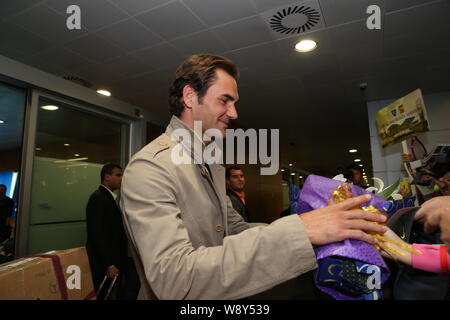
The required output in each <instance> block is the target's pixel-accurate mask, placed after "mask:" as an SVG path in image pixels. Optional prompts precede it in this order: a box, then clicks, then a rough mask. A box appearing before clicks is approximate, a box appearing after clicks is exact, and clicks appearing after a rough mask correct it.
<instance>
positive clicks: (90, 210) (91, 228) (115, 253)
mask: <svg viewBox="0 0 450 320" xmlns="http://www.w3.org/2000/svg"><path fill="white" fill-rule="evenodd" d="M100 178H101V185H100V186H99V187H98V189H97V190H96V191H95V192H94V193H93V194H92V195H91V197H90V198H89V201H88V204H87V207H86V226H87V243H86V250H87V253H88V256H89V262H90V265H91V272H92V278H93V281H94V288H95V291H96V292H97V294H100V293H99V292H98V290H99V286H100V284H101V282H102V281H103V279H104V277H105V276H107V277H108V278H109V280H110V281H111V280H112V279H114V278H115V277H118V278H117V280H116V283H115V286H114V288H115V289H116V290H115V295H116V297H117V299H123V300H135V299H136V298H137V294H138V292H139V279H138V276H137V273H136V270H135V266H134V264H133V260H132V259H131V258H130V257H129V256H128V241H127V237H126V234H125V229H124V227H123V221H122V213H121V211H120V208H119V206H118V204H117V202H116V197H117V195H116V194H115V193H114V192H113V191H115V190H118V189H120V186H121V183H122V168H121V167H120V166H119V165H117V164H106V165H104V166H103V168H102V171H101V173H100ZM109 284H110V282H105V286H107V287H108V286H109ZM107 287H106V288H104V289H102V294H105V293H106V291H107ZM101 297H102V295H100V296H98V297H97V298H100V299H101Z"/></svg>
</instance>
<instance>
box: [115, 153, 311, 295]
mask: <svg viewBox="0 0 450 320" xmlns="http://www.w3.org/2000/svg"><path fill="white" fill-rule="evenodd" d="M121 192H122V194H121V201H122V210H123V213H124V217H125V219H127V226H128V227H129V233H130V235H131V238H132V239H133V242H134V244H135V246H136V249H137V253H138V255H139V258H140V260H141V261H140V262H141V263H142V266H143V269H144V272H145V277H146V279H147V281H148V284H149V285H150V287H151V288H152V291H153V292H154V293H155V294H156V296H157V297H158V298H159V299H240V298H244V297H248V296H250V295H253V294H256V293H259V292H262V291H265V290H267V289H269V288H271V287H273V286H275V285H277V284H279V283H282V282H285V281H287V280H289V279H292V278H294V277H296V276H298V275H300V274H302V273H305V272H308V271H310V270H312V269H314V268H315V267H316V258H315V254H314V250H313V248H312V246H311V243H310V241H309V239H308V237H307V235H306V232H305V229H304V226H303V224H302V222H301V219H299V217H298V216H297V215H294V216H289V217H285V218H282V219H279V220H277V221H275V222H274V223H272V224H270V225H268V226H258V227H254V228H248V229H246V230H244V231H242V232H240V233H239V234H236V235H232V236H227V237H225V238H224V240H223V244H222V245H221V246H215V247H204V246H201V247H198V248H194V247H193V245H192V243H191V241H190V239H189V235H188V232H187V229H186V228H185V226H184V224H183V220H182V218H181V212H180V208H179V207H178V205H177V192H178V191H177V178H176V176H175V175H174V174H171V172H169V169H168V168H167V166H164V165H162V164H160V163H158V162H156V161H148V160H142V159H135V160H134V161H133V162H132V163H131V165H129V166H128V167H127V169H126V170H125V174H124V178H123V180H122V188H121ZM180 192H182V191H180Z"/></svg>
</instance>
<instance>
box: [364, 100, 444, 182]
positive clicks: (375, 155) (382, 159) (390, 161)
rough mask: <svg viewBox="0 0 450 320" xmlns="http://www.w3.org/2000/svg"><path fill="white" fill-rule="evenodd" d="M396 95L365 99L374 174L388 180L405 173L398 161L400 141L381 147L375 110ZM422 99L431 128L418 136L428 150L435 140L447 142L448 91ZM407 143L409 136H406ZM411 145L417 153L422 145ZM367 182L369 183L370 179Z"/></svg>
mask: <svg viewBox="0 0 450 320" xmlns="http://www.w3.org/2000/svg"><path fill="white" fill-rule="evenodd" d="M399 98H401V97H398V98H396V99H391V100H379V101H370V102H368V103H367V110H368V115H369V127H370V144H371V148H372V166H373V175H374V176H375V177H378V178H381V179H382V180H383V181H384V182H385V183H387V184H392V183H394V182H395V181H396V180H397V179H398V178H399V177H401V176H403V175H404V174H403V173H402V168H403V165H402V162H401V153H402V146H401V144H395V145H392V146H388V147H386V148H384V149H383V148H382V147H381V143H380V140H379V137H378V133H377V128H376V122H375V114H376V112H377V111H378V110H380V109H382V108H383V107H385V106H387V105H389V104H390V103H392V102H394V101H395V100H397V99H399ZM423 99H424V102H425V108H426V109H427V113H428V117H429V121H430V131H428V132H425V133H422V134H420V135H419V136H418V138H419V139H420V140H421V141H422V142H423V144H424V145H425V147H426V148H427V151H428V152H429V151H430V150H431V149H432V147H433V146H434V145H436V144H438V143H450V92H442V93H436V94H429V95H424V96H423ZM409 145H410V139H408V146H409ZM416 145H417V147H416ZM414 146H415V150H417V151H416V154H417V155H418V156H419V154H421V153H422V151H421V148H420V147H419V145H418V144H417V143H416V144H415V145H414ZM369 182H370V183H372V181H369Z"/></svg>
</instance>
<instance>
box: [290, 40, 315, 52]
mask: <svg viewBox="0 0 450 320" xmlns="http://www.w3.org/2000/svg"><path fill="white" fill-rule="evenodd" d="M316 47H317V43H316V42H315V41H313V40H302V41H300V42H299V43H297V44H296V45H295V50H297V51H299V52H309V51H312V50H314V49H315V48H316Z"/></svg>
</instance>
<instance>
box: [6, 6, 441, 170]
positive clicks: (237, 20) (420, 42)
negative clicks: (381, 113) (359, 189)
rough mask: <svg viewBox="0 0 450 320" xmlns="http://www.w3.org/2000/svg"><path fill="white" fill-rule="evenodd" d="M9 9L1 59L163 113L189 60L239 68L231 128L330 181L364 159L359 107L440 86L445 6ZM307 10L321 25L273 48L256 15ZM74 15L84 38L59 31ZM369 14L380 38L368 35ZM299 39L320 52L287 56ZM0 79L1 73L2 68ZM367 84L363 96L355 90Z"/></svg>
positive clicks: (364, 128) (365, 134)
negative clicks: (270, 142)
mask: <svg viewBox="0 0 450 320" xmlns="http://www.w3.org/2000/svg"><path fill="white" fill-rule="evenodd" d="M303 2H304V1H297V2H295V1H292V0H289V1H285V0H226V1H225V0H173V1H164V0H45V1H39V0H17V1H1V2H0V54H2V55H5V56H8V57H12V58H14V59H16V60H19V61H22V62H24V63H27V64H30V65H32V66H35V67H38V68H41V69H43V70H46V71H48V72H51V73H54V74H57V75H66V74H71V75H76V76H79V77H81V78H83V79H85V80H87V81H89V82H91V83H92V84H93V86H94V87H95V88H96V87H100V86H101V87H107V88H109V89H110V90H111V91H112V93H113V95H114V96H116V97H118V98H120V99H122V100H125V101H128V102H131V103H134V104H137V105H140V106H142V107H145V108H147V109H149V110H152V111H155V112H159V113H162V114H166V115H167V114H168V107H167V103H166V100H167V99H166V96H167V88H168V82H169V79H170V77H171V74H172V72H173V71H174V70H175V68H176V66H177V65H178V64H179V63H180V62H181V61H182V60H183V59H184V58H186V57H187V56H189V55H191V54H194V53H201V52H208V53H216V54H222V55H225V56H227V57H229V58H231V59H233V60H234V61H235V62H237V63H238V65H239V67H240V68H241V73H242V76H241V80H240V83H239V85H240V96H241V101H240V102H239V104H238V112H239V120H238V123H239V124H240V125H242V126H245V127H254V128H280V129H281V138H282V146H283V148H282V160H283V162H285V163H289V162H293V163H295V166H296V167H298V168H303V169H305V170H308V171H311V172H315V173H318V174H325V175H332V174H333V173H334V170H335V169H336V167H338V166H342V165H346V164H347V163H349V162H350V161H351V160H352V157H351V156H350V154H349V153H348V149H350V148H357V149H358V150H360V153H359V157H360V158H361V159H362V160H363V162H364V164H365V167H366V171H369V172H370V168H371V154H370V140H369V129H368V123H367V121H368V120H367V111H366V105H365V103H366V101H367V100H376V99H384V98H396V97H400V96H402V95H404V94H406V93H408V92H410V91H412V90H414V89H416V88H419V87H420V88H422V90H423V92H424V93H425V94H426V93H431V92H438V91H447V90H449V89H450V77H449V76H448V75H449V74H450V59H449V58H450V24H448V22H447V20H448V16H449V15H450V1H448V0H437V1H436V0H434V1H433V0H311V1H306V2H304V3H303ZM293 3H294V4H296V3H299V4H300V3H303V4H305V3H306V4H308V3H311V4H312V3H314V4H316V5H317V6H318V8H320V11H321V13H322V15H321V20H320V26H319V27H318V29H317V30H316V31H313V32H309V33H307V35H304V34H300V35H297V36H291V37H287V38H284V39H280V38H279V37H278V36H277V35H276V34H274V32H273V31H272V30H270V28H269V22H268V21H267V18H265V17H266V13H267V12H268V11H270V10H273V9H275V8H278V7H283V6H287V5H290V4H293ZM72 4H77V5H79V6H80V8H81V23H82V30H76V31H69V30H68V29H67V28H66V27H65V25H66V24H65V20H66V17H67V14H66V8H67V7H68V6H69V5H72ZM374 4H376V5H379V6H380V8H381V9H382V29H381V30H368V29H367V27H366V18H367V17H368V15H367V14H366V8H367V7H368V6H369V5H374ZM304 37H308V38H312V39H314V40H316V41H317V43H318V49H317V50H315V51H313V52H311V53H307V54H299V53H296V52H294V51H293V46H294V44H295V43H296V42H297V41H298V40H299V39H301V38H304ZM0 72H1V70H0ZM361 82H367V83H368V88H367V90H366V91H365V92H364V93H363V92H361V91H360V89H359V83H361Z"/></svg>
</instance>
